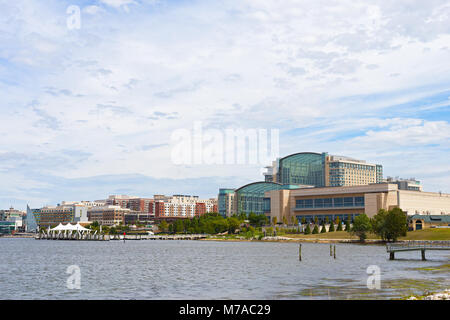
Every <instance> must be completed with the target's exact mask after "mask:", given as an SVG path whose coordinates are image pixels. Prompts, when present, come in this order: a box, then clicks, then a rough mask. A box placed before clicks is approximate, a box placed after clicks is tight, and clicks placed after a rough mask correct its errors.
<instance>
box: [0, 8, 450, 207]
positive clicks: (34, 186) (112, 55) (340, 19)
mask: <svg viewBox="0 0 450 320" xmlns="http://www.w3.org/2000/svg"><path fill="white" fill-rule="evenodd" d="M73 6H75V8H78V9H79V13H80V14H79V20H73V18H74V11H73V10H72V9H70V8H74V7H73ZM75 11H76V10H75ZM73 21H79V25H78V26H79V28H78V27H77V25H76V24H74V23H73ZM74 26H75V27H74ZM449 106H450V2H449V1H448V0H447V1H439V0H428V1H422V0H418V1H414V0H408V1H404V0H398V1H376V0H373V1H359V0H351V1H346V0H340V1H325V0H317V1H301V0H296V1H294V0H285V1H270V0H224V1H211V0H198V1H195V0H194V1H187V0H97V1H95V0H92V1H88V0H85V1H76V0H72V1H65V0H43V1H26V0H17V1H6V0H0V208H8V207H9V206H11V205H12V206H14V207H15V208H19V209H24V208H25V207H26V205H27V204H30V206H31V207H41V206H43V205H55V204H57V203H60V202H61V201H63V200H65V201H75V200H97V199H105V198H106V197H107V196H108V195H111V194H130V195H138V196H143V197H151V196H153V195H154V194H195V195H199V196H200V197H202V198H206V197H213V196H216V195H217V193H218V189H219V188H236V187H239V186H242V185H244V184H246V183H249V182H253V181H261V180H263V176H262V172H263V170H262V168H263V167H264V166H265V165H268V164H270V163H262V162H261V163H257V164H254V163H244V164H238V163H234V164H214V163H213V164H210V163H208V162H207V158H208V156H207V155H205V154H203V155H204V156H203V158H202V160H201V161H200V163H191V164H179V163H176V161H174V158H173V150H174V143H175V144H176V143H177V141H174V139H173V135H174V133H176V132H180V130H184V131H182V132H188V133H189V132H192V141H193V140H194V139H195V137H194V135H195V134H194V129H193V128H194V127H195V124H200V125H201V126H202V128H203V129H204V130H215V131H214V132H216V133H219V134H220V133H225V130H226V129H230V128H232V129H244V130H247V129H255V130H268V131H270V130H273V129H275V130H278V131H279V155H280V156H286V155H288V154H291V153H296V152H304V151H309V152H328V153H329V154H336V155H345V156H350V157H354V158H357V159H363V160H367V161H368V162H370V163H379V164H382V165H383V169H384V176H399V177H402V178H410V177H415V178H416V179H418V180H420V181H421V182H422V184H423V187H424V190H425V191H436V192H437V191H442V192H447V193H450V187H449V183H448V181H450V161H449V159H450V148H449V146H450V123H449V120H450V108H449ZM188 136H189V135H188ZM185 141H189V140H185ZM212 141H214V140H212ZM178 142H179V141H178ZM214 145H217V144H214ZM224 150H225V152H228V150H227V149H224Z"/></svg>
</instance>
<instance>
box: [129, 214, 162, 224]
mask: <svg viewBox="0 0 450 320" xmlns="http://www.w3.org/2000/svg"><path fill="white" fill-rule="evenodd" d="M154 219H155V216H154V215H153V214H149V213H146V212H136V211H130V212H127V213H125V215H124V221H125V224H149V223H151V222H153V220H154Z"/></svg>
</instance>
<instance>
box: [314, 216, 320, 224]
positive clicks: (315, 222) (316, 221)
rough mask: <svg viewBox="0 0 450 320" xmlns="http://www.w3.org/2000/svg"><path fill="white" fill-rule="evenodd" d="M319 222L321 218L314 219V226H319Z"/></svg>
mask: <svg viewBox="0 0 450 320" xmlns="http://www.w3.org/2000/svg"><path fill="white" fill-rule="evenodd" d="M318 222H319V218H317V216H316V217H314V224H317V223H318Z"/></svg>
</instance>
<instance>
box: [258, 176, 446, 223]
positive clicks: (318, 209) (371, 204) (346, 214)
mask: <svg viewBox="0 0 450 320" xmlns="http://www.w3.org/2000/svg"><path fill="white" fill-rule="evenodd" d="M265 197H266V199H270V200H268V202H269V204H268V205H267V206H266V208H265V210H266V212H265V214H266V215H268V216H270V218H271V219H273V218H274V217H276V218H277V220H278V221H282V220H283V217H286V219H287V221H291V217H292V216H294V217H296V218H297V219H298V220H299V221H301V220H303V218H305V220H306V221H314V219H315V217H317V218H318V219H319V221H322V220H325V219H326V218H328V219H329V220H330V221H333V220H335V219H336V217H339V219H340V220H341V221H343V220H346V219H347V218H350V219H353V218H354V217H356V216H357V215H360V214H363V213H365V214H366V215H367V216H369V217H373V216H374V215H375V214H377V213H378V211H379V210H380V209H386V210H390V209H392V208H394V207H400V208H401V209H402V210H403V211H405V212H406V213H407V214H408V215H415V214H434V215H449V214H450V194H442V193H433V192H421V191H408V190H399V189H398V186H397V184H389V183H376V184H371V185H362V186H346V187H323V188H300V189H292V190H272V191H268V192H266V193H265Z"/></svg>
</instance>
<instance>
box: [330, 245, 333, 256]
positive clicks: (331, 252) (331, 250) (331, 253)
mask: <svg viewBox="0 0 450 320" xmlns="http://www.w3.org/2000/svg"><path fill="white" fill-rule="evenodd" d="M332 255H333V246H332V244H331V243H330V257H331V256H332Z"/></svg>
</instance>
